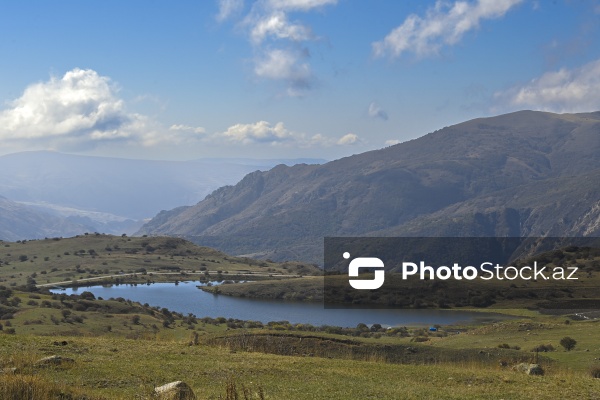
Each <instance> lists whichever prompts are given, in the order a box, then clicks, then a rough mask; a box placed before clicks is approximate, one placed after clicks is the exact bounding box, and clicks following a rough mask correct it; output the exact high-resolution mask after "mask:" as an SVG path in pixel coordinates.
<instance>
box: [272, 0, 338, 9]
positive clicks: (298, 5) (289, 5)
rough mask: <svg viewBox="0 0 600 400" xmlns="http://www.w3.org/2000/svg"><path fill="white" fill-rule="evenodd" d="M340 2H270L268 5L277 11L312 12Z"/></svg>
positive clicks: (282, 0) (316, 0) (279, 0)
mask: <svg viewBox="0 0 600 400" xmlns="http://www.w3.org/2000/svg"><path fill="white" fill-rule="evenodd" d="M337 2H338V0H268V1H267V4H268V5H269V6H270V7H271V8H274V9H277V10H287V11H310V10H312V9H314V8H319V7H323V6H328V5H335V4H337Z"/></svg>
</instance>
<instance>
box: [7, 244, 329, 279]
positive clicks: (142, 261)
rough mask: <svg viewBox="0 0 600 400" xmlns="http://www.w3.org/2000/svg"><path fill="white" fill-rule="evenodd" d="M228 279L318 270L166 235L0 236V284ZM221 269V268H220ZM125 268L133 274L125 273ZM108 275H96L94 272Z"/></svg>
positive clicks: (313, 267) (305, 265) (306, 265)
mask: <svg viewBox="0 0 600 400" xmlns="http://www.w3.org/2000/svg"><path fill="white" fill-rule="evenodd" d="M207 271H208V273H209V275H208V277H209V278H210V279H217V278H221V279H227V278H228V277H231V278H232V279H233V277H234V276H235V275H236V274H248V273H250V274H252V276H253V279H260V278H261V277H268V276H269V275H278V274H284V275H288V276H296V275H307V274H315V273H319V270H318V268H316V267H315V266H312V265H308V264H302V263H272V262H267V261H256V260H252V259H249V258H244V257H232V256H228V255H226V254H224V253H221V252H219V251H217V250H214V249H210V248H208V247H200V246H197V245H195V244H193V243H191V242H188V241H185V240H183V239H176V238H167V237H131V238H130V237H121V236H112V235H104V234H89V235H81V236H77V237H74V238H66V239H62V238H53V239H45V240H30V241H22V242H17V243H12V242H2V241H0V284H2V285H5V286H15V287H16V286H21V285H25V284H27V283H28V278H29V282H31V279H33V280H34V281H35V283H36V284H40V285H43V284H51V283H57V282H65V283H62V285H67V286H74V285H83V284H86V281H85V280H86V279H90V278H92V279H94V280H92V281H90V283H92V284H93V283H95V284H99V283H111V282H112V283H115V282H137V283H146V282H157V281H171V282H172V281H176V280H190V279H199V278H202V277H205V276H206V273H207ZM219 271H220V272H219ZM129 274H136V276H130V275H129ZM110 275H114V277H111V278H105V279H103V280H96V279H97V278H99V277H105V276H110Z"/></svg>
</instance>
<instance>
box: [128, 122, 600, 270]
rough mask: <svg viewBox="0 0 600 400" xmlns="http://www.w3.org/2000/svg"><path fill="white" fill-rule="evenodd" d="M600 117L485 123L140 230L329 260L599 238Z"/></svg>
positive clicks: (249, 182)
mask: <svg viewBox="0 0 600 400" xmlns="http://www.w3.org/2000/svg"><path fill="white" fill-rule="evenodd" d="M598 183H600V112H595V113H586V114H553V113H546V112H534V111H520V112H516V113H511V114H506V115H500V116H497V117H491V118H480V119H475V120H471V121H468V122H464V123H461V124H458V125H454V126H451V127H446V128H444V129H441V130H438V131H435V132H433V133H430V134H428V135H425V136H423V137H421V138H418V139H415V140H412V141H409V142H405V143H401V144H398V145H395V146H391V147H387V148H384V149H381V150H376V151H371V152H367V153H363V154H358V155H355V156H352V157H347V158H343V159H340V160H336V161H332V162H329V163H327V164H324V165H296V166H293V167H286V166H277V167H275V168H273V169H271V170H269V171H267V172H254V173H251V174H249V175H247V176H246V177H245V178H244V179H242V181H240V182H239V183H238V184H237V185H235V186H227V187H223V188H220V189H218V190H216V191H214V192H213V193H212V194H211V195H209V196H207V197H206V198H205V199H204V200H203V201H201V202H200V203H198V204H196V205H195V206H190V207H180V208H176V209H174V210H171V211H167V212H161V213H160V214H158V215H157V216H156V217H155V218H154V219H153V220H151V221H150V222H149V223H148V224H146V225H145V226H144V227H143V228H142V230H141V231H140V233H145V234H160V235H176V236H184V237H187V238H191V239H192V240H194V241H196V242H197V243H201V244H204V245H211V246H215V247H217V248H220V249H223V250H225V251H227V252H231V253H234V254H253V255H258V256H263V257H270V258H274V259H286V258H295V259H303V260H311V261H315V262H318V261H319V259H320V257H321V256H320V254H321V251H322V248H321V247H322V238H323V237H324V236H338V235H339V236H359V235H360V236H362V235H385V236H388V235H410V236H419V235H436V236H438V235H448V236H468V235H478V236H481V235H513V236H514V235H517V236H518V235H523V236H530V235H549V234H553V235H596V234H598V233H600V190H599V189H598V187H599V186H598Z"/></svg>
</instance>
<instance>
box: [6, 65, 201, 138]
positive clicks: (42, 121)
mask: <svg viewBox="0 0 600 400" xmlns="http://www.w3.org/2000/svg"><path fill="white" fill-rule="evenodd" d="M7 106H8V107H7V108H5V109H4V110H2V111H0V140H2V141H3V143H4V144H7V143H11V146H12V147H16V148H18V147H19V146H21V147H25V148H28V147H32V146H34V147H36V148H46V149H56V150H60V149H67V150H79V149H90V148H94V147H97V146H99V145H101V144H107V143H118V144H119V145H122V144H124V143H126V144H133V145H142V146H153V145H157V144H159V143H165V142H167V143H182V142H187V141H190V140H194V135H190V134H189V132H186V133H183V132H181V131H182V130H183V129H177V128H181V127H183V126H182V125H174V127H175V129H172V131H167V130H166V129H164V127H161V126H160V124H158V123H157V122H156V121H154V120H153V119H152V118H149V117H147V116H145V115H141V114H137V113H133V112H130V111H128V110H127V109H126V107H125V102H124V100H122V99H121V98H119V97H118V89H117V87H116V86H115V85H114V84H113V83H112V82H111V80H110V78H108V77H106V76H101V75H99V74H98V73H97V72H96V71H94V70H91V69H86V70H83V69H79V68H75V69H73V70H71V71H68V72H67V73H65V74H64V76H62V77H60V78H58V77H51V78H50V80H48V81H46V82H39V83H35V84H32V85H30V86H28V87H27V88H26V89H25V90H24V92H23V94H22V95H21V96H20V97H19V98H17V99H15V100H13V101H11V102H9V103H8V104H7ZM172 128H173V127H172ZM196 129H197V128H196ZM194 133H200V132H199V131H195V132H194Z"/></svg>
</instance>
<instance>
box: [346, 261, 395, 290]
mask: <svg viewBox="0 0 600 400" xmlns="http://www.w3.org/2000/svg"><path fill="white" fill-rule="evenodd" d="M344 258H345V259H346V260H347V259H349V258H350V253H348V252H345V253H344ZM383 267H384V265H383V261H381V260H380V259H379V258H377V257H357V258H355V259H354V260H352V261H350V265H349V266H348V276H351V277H357V276H358V270H359V269H360V268H377V269H375V270H374V271H373V279H349V280H348V281H349V282H350V286H352V287H353V288H354V289H360V290H370V289H371V290H372V289H379V288H380V287H381V286H383V282H384V280H385V272H384V270H383Z"/></svg>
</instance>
